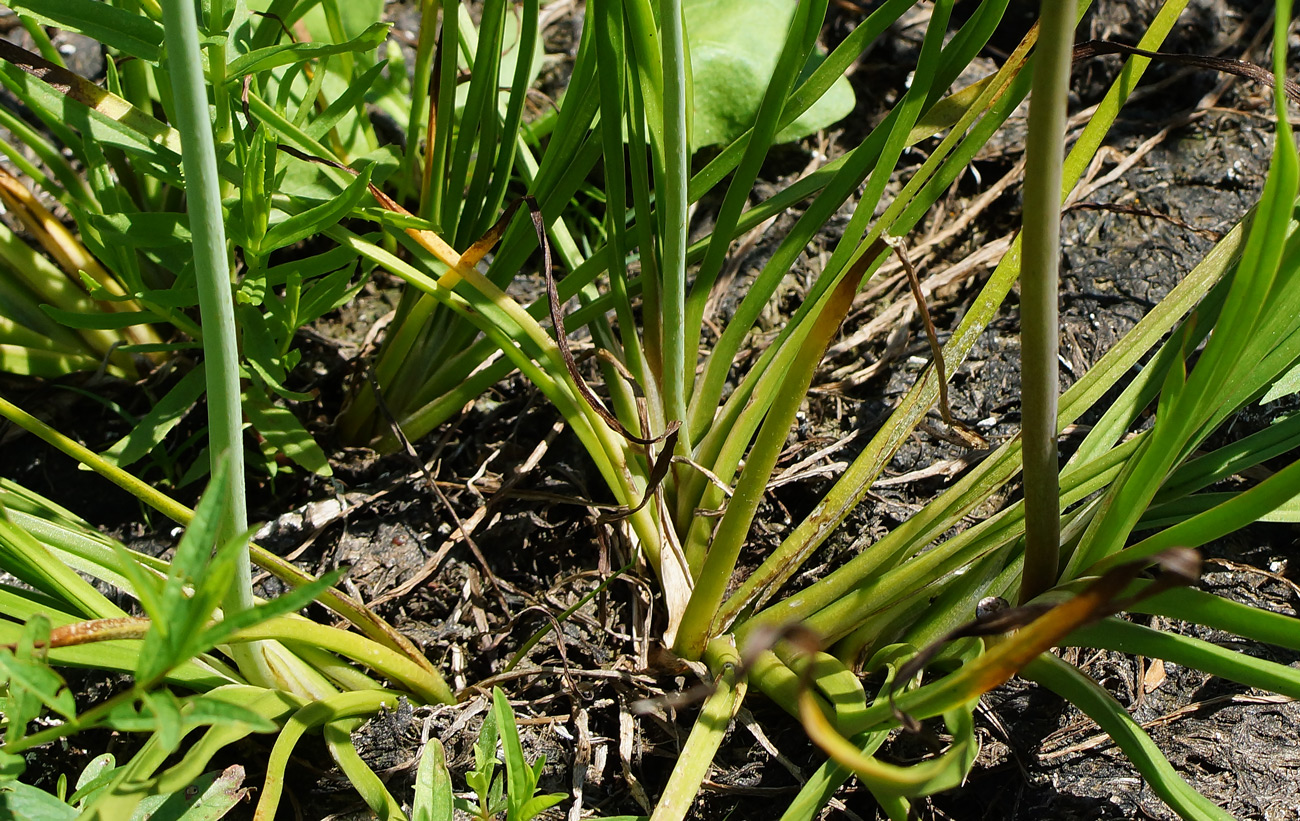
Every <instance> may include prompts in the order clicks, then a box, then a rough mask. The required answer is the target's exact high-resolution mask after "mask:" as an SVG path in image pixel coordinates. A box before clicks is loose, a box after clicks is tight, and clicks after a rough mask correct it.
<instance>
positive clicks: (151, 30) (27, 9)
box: [8, 0, 163, 63]
mask: <svg viewBox="0 0 1300 821" xmlns="http://www.w3.org/2000/svg"><path fill="white" fill-rule="evenodd" d="M8 5H9V6H10V7H11V8H13V9H14V10H15V11H20V12H22V13H23V14H24V15H26V16H28V17H31V18H32V19H33V20H36V21H37V22H40V23H43V24H45V25H47V26H57V27H58V28H61V29H66V30H68V31H74V32H77V33H78V34H84V35H86V36H87V37H90V38H93V39H95V40H98V41H99V42H101V43H103V44H104V45H106V46H108V47H109V48H115V49H117V50H118V51H120V52H122V53H123V54H129V55H131V56H132V57H138V58H140V59H141V60H146V61H148V62H151V63H152V62H156V61H157V59H158V56H159V54H160V52H161V47H162V41H163V29H162V26H160V25H158V24H157V23H155V22H154V21H153V20H151V19H149V18H148V17H146V16H145V15H143V14H138V13H133V12H130V11H126V10H125V9H119V8H116V7H114V6H111V5H109V4H108V3H102V2H99V0H59V2H57V3H51V2H49V0H10V2H9V4H8Z"/></svg>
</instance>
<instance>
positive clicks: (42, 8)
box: [0, 0, 410, 485]
mask: <svg viewBox="0 0 1300 821" xmlns="http://www.w3.org/2000/svg"><path fill="white" fill-rule="evenodd" d="M11 5H12V6H13V7H14V9H15V11H17V12H18V13H19V17H20V20H22V21H23V22H24V24H25V25H26V28H27V30H28V31H29V32H30V34H31V36H32V38H33V40H34V41H35V43H36V46H37V50H38V51H39V52H40V53H39V55H37V54H30V53H27V52H24V51H22V50H20V49H17V48H16V47H13V46H7V47H6V54H5V55H4V57H5V59H4V61H3V62H0V83H3V84H4V85H5V87H6V88H7V89H8V90H9V91H10V92H12V93H13V94H14V95H15V96H16V97H17V98H18V100H19V101H20V103H21V104H22V105H23V106H24V107H25V108H26V110H27V111H29V112H30V113H31V114H32V115H33V116H34V117H36V118H37V119H38V120H39V121H40V123H41V126H42V128H41V129H37V128H34V127H32V126H30V125H28V124H26V123H25V122H24V121H23V120H22V119H21V118H20V117H18V116H17V115H16V114H14V113H13V112H11V111H7V112H4V113H3V114H0V125H3V126H4V127H5V128H6V129H8V130H9V132H10V133H11V134H12V135H13V136H14V137H15V138H16V141H17V142H16V143H9V142H4V143H3V144H0V151H3V152H4V154H5V155H6V156H7V157H8V158H9V159H10V160H12V161H13V162H14V163H15V164H16V165H17V167H18V168H19V169H20V170H21V171H22V172H23V173H24V174H25V175H27V177H29V178H30V180H31V184H32V185H33V188H32V189H31V190H28V189H25V188H23V183H21V182H19V181H18V180H12V181H11V182H10V183H9V185H8V186H7V188H8V189H10V193H9V194H7V195H6V204H7V205H10V210H11V211H13V210H14V206H13V204H12V202H17V201H18V200H16V199H15V198H22V200H23V202H24V204H25V210H24V212H23V213H26V214H31V217H30V218H27V219H24V224H25V226H26V227H27V228H28V230H29V232H31V233H32V234H33V235H34V237H33V240H39V245H40V246H41V247H43V248H44V249H45V251H46V253H47V254H48V255H49V257H52V258H53V260H54V261H53V262H51V261H50V259H47V257H46V256H44V255H42V254H41V253H40V252H39V251H37V250H35V249H33V248H31V247H30V246H28V245H26V244H24V243H23V242H22V240H21V239H19V238H17V237H15V236H13V235H12V234H10V233H9V232H8V229H5V231H4V232H3V236H0V240H3V243H4V245H5V247H6V248H7V249H8V253H6V254H5V258H4V262H3V264H0V288H3V289H4V293H5V294H6V296H7V297H9V298H7V299H6V300H5V302H4V306H5V307H4V309H3V314H4V316H3V318H0V345H3V347H2V348H0V351H3V354H4V357H5V358H4V367H5V370H6V371H7V372H9V373H14V374H29V375H34V376H59V375H62V374H65V373H68V372H69V371H72V370H77V369H82V370H94V369H96V368H98V367H100V365H101V361H102V362H103V364H104V365H106V366H107V367H108V369H109V371H110V373H113V374H116V375H124V376H134V375H136V374H137V373H138V372H139V368H138V367H137V364H138V361H139V360H137V359H136V358H134V357H145V360H144V362H146V363H149V362H152V363H154V364H156V363H158V362H161V361H162V359H161V357H162V356H163V355H164V354H173V355H174V354H176V353H178V352H182V351H187V350H190V349H194V348H197V347H199V346H200V345H201V344H202V342H203V325H202V324H201V323H199V322H198V321H196V317H195V311H194V309H195V307H196V306H197V305H198V302H199V297H198V293H199V290H198V288H197V287H196V281H195V269H194V264H195V263H194V257H193V254H192V253H191V246H192V244H193V241H194V238H193V235H192V232H191V226H190V221H189V217H188V215H187V213H186V212H185V209H184V207H183V200H182V194H183V192H184V188H183V185H182V182H183V181H182V176H183V174H182V169H181V165H182V162H181V147H182V142H183V141H182V135H181V134H180V133H178V131H177V130H176V128H175V127H174V124H175V122H176V102H175V100H174V99H173V97H172V95H171V93H170V90H169V85H168V75H167V73H166V72H167V55H166V51H165V49H164V48H163V26H162V22H161V10H160V9H159V8H158V7H157V6H156V5H153V4H149V3H146V4H143V5H140V4H130V3H124V4H109V3H101V2H96V0H70V2H67V3H60V4H57V5H55V6H53V7H51V6H50V4H48V3H41V2H16V3H13V4H11ZM223 5H225V11H224V14H223V19H222V20H220V21H205V23H207V24H209V31H210V32H211V33H212V34H213V35H214V36H217V35H219V37H220V39H221V43H219V44H213V45H212V46H211V50H210V53H209V58H210V60H212V61H214V62H210V63H209V65H208V77H209V80H210V82H211V83H212V85H213V86H214V87H215V88H216V89H217V93H216V94H214V95H213V102H214V103H215V105H216V112H217V114H218V118H219V119H218V122H217V124H216V128H217V136H218V144H219V145H220V146H221V151H220V152H219V154H220V156H219V157H218V167H219V169H220V173H221V175H222V192H223V193H222V196H223V198H224V199H225V200H226V202H225V206H226V214H225V217H226V221H227V224H228V227H229V232H230V234H231V236H232V238H233V239H234V241H235V247H236V248H237V249H238V254H239V259H240V261H241V266H240V270H239V272H238V273H239V287H238V290H237V292H236V300H237V305H238V309H237V310H238V314H239V316H238V319H239V323H240V330H241V338H240V348H241V365H240V376H241V378H242V379H243V384H242V392H243V397H242V398H243V407H244V412H245V414H246V416H247V417H248V421H249V423H250V424H251V426H252V428H253V429H254V430H255V431H257V432H258V433H259V434H260V441H261V443H262V447H263V449H264V451H265V452H266V457H267V458H266V459H265V460H263V464H264V465H265V466H266V469H268V470H271V471H272V472H274V471H275V469H276V461H275V459H274V458H273V457H275V456H276V455H277V454H283V455H284V456H287V457H288V458H289V459H291V460H292V461H293V462H295V463H297V464H298V465H300V466H302V467H303V468H305V469H307V470H311V471H314V472H317V473H323V474H328V473H329V465H328V461H327V459H326V458H325V455H324V453H323V452H322V451H321V449H320V447H319V446H318V445H316V443H315V442H314V441H313V439H312V437H311V436H309V435H308V434H307V432H306V430H305V429H304V428H303V426H302V424H301V423H300V422H299V421H298V420H297V418H296V417H295V416H294V415H293V414H292V413H291V412H289V411H288V410H287V409H285V407H284V406H283V404H282V403H281V402H280V401H279V400H290V401H301V400H305V399H310V398H311V397H310V396H307V395H304V394H302V393H300V392H298V391H295V390H292V389H291V388H290V387H289V385H288V384H287V383H288V379H289V377H288V375H289V373H290V372H291V371H292V370H293V368H294V367H295V366H296V365H297V363H298V361H299V359H300V354H299V352H298V351H297V350H296V349H295V347H294V335H295V333H296V332H297V330H298V328H300V327H302V326H303V325H305V324H308V323H310V322H312V321H314V320H315V319H317V318H319V317H320V316H322V315H324V314H326V313H328V312H329V311H331V310H333V309H335V308H337V307H338V306H339V305H341V304H343V303H344V302H346V301H348V300H349V299H351V298H352V297H353V296H354V295H355V294H356V293H357V291H358V290H359V289H360V288H361V287H362V286H363V285H364V283H365V281H366V279H367V277H368V275H369V272H370V270H371V266H365V265H360V264H359V260H358V257H357V255H356V254H354V253H347V252H341V251H340V250H338V249H332V250H331V249H328V248H327V249H325V250H323V251H322V252H320V253H316V254H302V253H299V252H295V253H294V254H293V255H292V258H290V259H286V260H283V261H280V260H278V259H277V258H276V257H275V255H276V254H277V252H280V251H281V250H282V249H285V248H288V247H291V246H294V245H296V244H299V243H300V242H301V241H302V240H304V239H306V238H308V237H311V236H315V235H317V234H319V233H320V232H321V231H322V230H324V229H325V228H326V227H328V226H329V225H332V224H334V223H337V222H338V221H339V220H340V219H342V218H343V217H345V216H346V215H348V214H349V213H350V212H351V211H352V210H353V209H354V208H355V207H356V206H357V204H358V202H359V200H360V199H361V197H363V196H364V195H365V193H366V183H367V182H368V181H370V180H372V179H373V180H374V181H380V180H382V179H383V178H384V177H386V176H387V175H389V174H391V173H392V172H393V171H394V169H395V168H396V166H397V158H396V155H395V153H394V152H393V151H392V150H390V149H386V148H381V147H379V146H378V141H377V138H376V135H375V131H374V128H373V126H372V125H371V122H370V118H369V116H368V115H367V113H366V109H365V107H366V105H367V102H368V101H372V102H373V103H374V104H386V105H387V107H388V108H390V109H392V108H393V107H394V106H395V101H398V100H402V99H404V98H405V97H406V95H408V94H409V91H410V88H409V86H408V85H407V83H406V76H405V71H404V70H403V69H402V67H401V65H400V64H399V65H398V66H395V67H394V68H393V69H392V70H389V67H388V65H387V63H386V61H384V60H376V59H375V56H374V52H375V49H376V47H377V46H379V45H380V44H381V43H383V42H384V40H385V37H386V27H385V26H383V25H379V24H378V23H376V22H375V20H374V19H371V20H370V25H361V26H359V25H358V23H357V19H358V15H360V17H361V18H364V17H365V16H366V15H367V14H370V15H377V13H378V10H379V6H380V5H381V4H375V3H368V4H367V3H362V4H352V5H354V6H356V7H357V8H353V9H350V10H349V11H348V12H347V13H346V14H343V13H342V12H341V11H340V9H339V7H338V6H337V5H336V4H328V5H329V6H330V8H331V9H332V13H329V14H324V15H322V14H321V13H320V11H319V10H318V11H317V13H316V14H315V15H314V16H313V17H312V18H309V19H308V20H307V21H306V26H307V30H308V31H310V32H312V33H313V35H315V36H318V37H319V36H322V35H323V38H322V40H321V41H319V42H310V41H309V42H288V43H283V42H278V43H277V42H276V41H277V40H280V39H281V37H282V31H283V29H282V27H283V26H292V25H294V24H295V23H297V22H298V21H299V19H300V18H302V17H303V15H304V14H305V13H306V12H307V11H308V9H307V6H310V5H312V4H300V5H301V6H302V8H301V9H299V10H298V11H297V12H296V13H295V12H294V11H293V10H291V9H285V8H283V7H284V6H285V5H286V4H284V3H273V4H269V7H267V8H266V9H265V12H266V13H265V15H261V14H254V13H253V12H252V11H250V9H249V8H248V7H247V6H246V5H245V4H243V3H237V4H223ZM263 5H264V6H265V5H267V4H263ZM219 8H220V7H219ZM44 26H58V27H60V28H64V29H67V30H70V31H77V32H80V33H83V34H87V35H89V36H92V37H95V38H97V39H98V40H99V41H100V42H101V43H103V45H104V46H105V47H107V48H108V49H109V52H108V57H109V59H108V60H107V62H106V66H107V69H108V76H107V83H106V88H100V87H98V86H95V85H93V84H91V83H90V82H88V81H86V80H85V79H84V78H80V77H78V76H76V75H75V74H72V73H71V72H69V71H67V70H66V68H65V67H64V66H63V64H62V58H61V57H60V56H59V53H58V50H57V49H56V48H54V47H53V46H52V45H51V43H50V40H49V37H48V35H47V33H46V31H45V29H44ZM331 34H336V35H338V36H337V37H336V38H331V37H330V35H331ZM394 53H396V54H400V52H396V51H394ZM216 60H220V62H219V63H218V62H215V61H216ZM119 64H120V68H119ZM245 83H247V86H246V88H247V92H248V94H247V103H246V104H247V106H248V111H249V115H250V116H249V117H247V118H245V119H244V120H243V122H239V121H238V119H239V118H238V117H237V116H236V115H234V114H232V108H234V109H236V110H237V108H238V106H239V104H240V103H241V94H242V92H243V90H244V88H245V85H244V84H245ZM56 88H59V89H61V90H63V93H58V92H57V91H55V89H56ZM327 100H328V101H329V102H328V104H327V103H326V101H327ZM156 112H160V113H161V116H162V119H157V118H155V116H154V114H155V113H156ZM270 128H275V129H276V131H275V134H276V135H279V133H280V131H281V130H289V131H292V132H293V133H294V135H295V137H296V138H297V142H298V143H300V144H306V145H309V146H312V147H313V149H314V150H318V151H320V152H321V153H322V154H328V153H330V152H329V151H327V150H326V149H325V148H324V147H323V145H322V144H321V142H320V141H321V140H323V141H325V142H326V143H328V144H330V145H331V146H332V148H333V149H334V151H337V156H338V157H339V158H340V159H342V160H344V161H347V162H351V163H355V164H358V165H361V166H364V168H365V169H366V170H365V172H364V174H363V177H362V178H361V179H358V180H357V181H356V182H355V183H354V184H352V185H350V186H346V187H342V188H341V189H340V186H338V185H337V184H335V183H334V182H333V181H331V180H330V179H328V178H327V177H326V176H324V175H322V173H321V172H320V170H319V169H318V168H315V167H312V166H309V165H307V164H305V163H302V162H300V161H294V160H287V159H285V158H284V157H283V155H280V154H279V153H278V152H277V151H276V143H277V141H278V140H279V139H282V138H280V137H278V136H272V137H270V138H268V129H270ZM31 155H34V156H35V157H36V158H37V162H35V163H33V162H32V161H30V160H29V159H28V157H29V156H31ZM78 168H84V169H86V173H84V174H78V173H77V169H78ZM37 193H39V194H40V195H41V196H42V197H45V198H48V199H46V201H49V200H50V199H52V200H53V201H55V202H57V203H58V205H59V206H61V207H62V208H64V209H66V210H67V212H68V214H69V215H70V216H71V217H72V218H73V219H74V220H75V222H76V228H77V232H76V235H75V236H73V235H72V234H70V233H69V232H67V231H66V229H63V227H62V225H61V224H60V223H59V222H58V221H57V220H54V219H53V218H52V217H50V216H49V213H48V212H47V211H45V210H44V209H43V208H42V207H41V206H40V201H39V200H38V198H37V196H36V194H37ZM231 250H232V252H234V249H231ZM173 361H177V362H179V363H182V364H183V363H184V361H185V360H183V359H180V360H173ZM202 367H203V365H202V364H200V365H198V366H197V367H194V366H192V365H191V366H190V368H193V369H190V368H183V369H182V370H183V372H182V374H181V376H180V378H169V379H165V381H164V380H159V383H158V384H157V385H151V387H150V390H151V391H153V390H158V389H160V388H161V389H162V393H161V395H158V396H156V397H155V399H154V401H153V402H152V407H151V409H150V410H149V411H148V412H147V413H146V414H145V415H143V416H142V417H140V418H133V419H131V420H130V421H131V422H132V430H131V432H130V433H129V434H128V435H127V436H125V437H123V438H122V439H121V440H120V441H118V442H117V443H116V444H114V445H112V446H111V447H110V448H109V449H108V450H107V452H106V453H105V456H106V457H107V458H110V459H112V460H113V461H115V462H116V463H117V464H118V465H120V466H122V467H126V466H129V465H132V464H135V463H136V462H137V461H139V460H140V459H141V458H142V457H144V456H145V455H146V454H149V453H151V452H152V451H154V450H155V449H157V448H158V446H159V445H160V444H161V443H162V442H163V441H164V439H165V438H166V437H167V435H168V434H169V433H170V432H171V431H172V430H174V429H175V427H176V426H177V425H178V424H179V423H180V421H181V420H182V419H183V418H184V416H185V415H186V414H187V413H188V412H189V410H190V409H191V408H193V407H194V406H195V405H196V403H197V402H198V400H199V399H200V398H201V397H202V396H203V392H204V382H205V380H204V375H203V373H202V370H201V369H202ZM165 376H166V372H164V377H165ZM205 443H206V439H205V438H204V437H203V435H202V434H201V433H200V434H198V435H196V436H193V437H191V438H190V440H189V441H186V442H181V443H173V444H172V445H171V449H172V450H173V451H178V453H173V454H169V455H164V456H162V457H156V458H155V461H157V462H158V463H159V464H162V465H163V466H164V467H169V468H172V469H171V470H170V471H169V472H168V474H166V477H165V478H166V479H167V480H168V481H170V482H171V483H173V484H178V485H179V484H185V483H187V482H189V481H193V480H195V479H197V478H199V477H201V476H202V475H203V474H204V472H205V471H206V469H207V468H206V465H207V459H206V458H200V457H202V456H203V455H204V447H203V446H204V444H205Z"/></svg>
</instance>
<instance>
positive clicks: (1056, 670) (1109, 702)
mask: <svg viewBox="0 0 1300 821" xmlns="http://www.w3.org/2000/svg"><path fill="white" fill-rule="evenodd" d="M1024 675H1025V676H1026V677H1027V678H1030V679H1032V680H1034V681H1037V682H1038V683H1039V684H1042V685H1043V686H1045V687H1047V688H1048V689H1050V690H1053V691H1055V692H1056V693H1057V694H1058V695H1061V696H1064V697H1065V698H1067V699H1069V700H1070V702H1071V703H1072V704H1074V706H1076V707H1078V708H1079V709H1080V710H1082V711H1083V712H1084V713H1085V714H1086V715H1087V716H1088V717H1089V718H1091V719H1092V720H1093V721H1096V722H1097V723H1098V724H1099V725H1101V729H1102V731H1103V732H1105V733H1106V734H1107V735H1109V736H1110V737H1111V738H1112V739H1114V740H1115V743H1116V744H1118V745H1119V746H1120V749H1122V750H1123V751H1124V754H1125V755H1127V756H1128V758H1129V760H1130V761H1132V762H1133V763H1134V764H1135V765H1136V766H1137V768H1138V770H1139V771H1140V772H1141V773H1142V776H1143V777H1144V778H1145V779H1146V781H1147V783H1149V784H1150V785H1151V788H1152V789H1153V790H1155V792H1156V794H1157V795H1159V796H1160V797H1161V799H1163V800H1164V801H1165V803H1167V804H1169V806H1170V807H1173V808H1174V810H1175V811H1176V812H1177V813H1178V814H1179V815H1181V816H1182V817H1183V818H1192V819H1209V818H1213V819H1229V818H1231V817H1232V816H1230V815H1228V814H1227V813H1226V812H1224V811H1223V810H1222V809H1220V808H1219V807H1217V806H1215V804H1214V803H1213V802H1211V801H1210V799H1208V798H1206V797H1205V796H1203V795H1201V794H1200V793H1198V792H1197V791H1196V790H1195V789H1193V788H1192V787H1191V786H1190V785H1189V784H1188V783H1187V782H1186V781H1184V780H1183V779H1182V778H1181V777H1180V776H1179V775H1178V773H1177V772H1175V771H1174V768H1173V766H1172V765H1170V763H1169V760H1168V759H1166V758H1165V757H1164V755H1163V754H1162V753H1161V752H1160V749H1159V748H1158V747H1156V745H1155V743H1154V742H1152V740H1151V737H1150V736H1148V735H1147V734H1146V733H1145V732H1144V731H1143V730H1142V728H1141V727H1140V726H1139V725H1138V723H1137V722H1136V721H1134V720H1133V718H1132V717H1131V716H1129V714H1128V713H1127V712H1126V711H1125V710H1124V708H1123V707H1122V706H1121V705H1120V704H1119V702H1117V701H1115V699H1114V697H1113V696H1111V695H1110V694H1109V693H1107V692H1106V691H1105V690H1103V689H1102V688H1101V687H1100V686H1099V685H1098V684H1097V683H1096V682H1095V681H1093V680H1092V679H1090V678H1088V677H1087V676H1086V675H1084V674H1083V673H1082V672H1080V671H1079V670H1077V669H1075V668H1074V667H1072V666H1071V665H1069V664H1067V663H1065V662H1064V661H1062V660H1061V659H1059V658H1057V657H1056V656H1053V655H1051V654H1050V653H1044V654H1042V655H1040V656H1039V657H1038V658H1036V659H1034V660H1033V661H1031V662H1030V663H1029V664H1028V665H1026V666H1025V669H1024Z"/></svg>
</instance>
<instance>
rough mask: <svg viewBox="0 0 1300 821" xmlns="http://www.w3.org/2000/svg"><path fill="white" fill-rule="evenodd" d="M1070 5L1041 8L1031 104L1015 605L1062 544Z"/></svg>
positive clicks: (1067, 1) (1041, 585)
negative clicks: (1061, 288) (1020, 536)
mask: <svg viewBox="0 0 1300 821" xmlns="http://www.w3.org/2000/svg"><path fill="white" fill-rule="evenodd" d="M1075 7H1076V3H1075V0H1043V3H1042V9H1043V11H1042V18H1041V23H1040V30H1039V35H1038V49H1037V52H1036V57H1035V61H1034V90H1033V96H1032V97H1031V98H1030V103H1029V135H1030V136H1029V143H1028V145H1027V146H1026V158H1025V211H1024V231H1023V233H1022V242H1023V246H1022V247H1023V249H1024V252H1023V253H1024V255H1023V257H1022V261H1021V267H1020V374H1021V377H1020V390H1021V414H1022V423H1021V424H1022V432H1021V439H1022V441H1023V442H1024V460H1025V467H1024V471H1025V472H1024V477H1025V478H1024V487H1025V570H1024V576H1023V578H1022V580H1021V585H1020V600H1021V602H1025V601H1028V600H1029V599H1032V598H1033V597H1035V596H1037V595H1038V594H1040V593H1042V592H1044V591H1046V590H1048V589H1049V588H1051V587H1052V586H1053V585H1055V584H1056V576H1057V565H1058V559H1059V553H1060V539H1061V503H1060V481H1059V474H1060V464H1059V458H1058V455H1057V449H1056V408H1057V399H1058V397H1059V395H1060V384H1059V374H1058V372H1057V362H1056V360H1057V350H1058V348H1059V340H1058V338H1057V333H1058V328H1057V291H1058V281H1057V278H1058V275H1059V268H1060V257H1061V250H1060V239H1061V208H1060V201H1061V198H1060V197H1061V195H1060V192H1061V174H1062V158H1063V157H1064V155H1065V119H1066V102H1067V98H1068V96H1069V89H1070V52H1071V49H1072V46H1073V44H1074V22H1075V19H1076V16H1075V13H1076V8H1075Z"/></svg>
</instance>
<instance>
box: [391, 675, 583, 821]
mask: <svg viewBox="0 0 1300 821" xmlns="http://www.w3.org/2000/svg"><path fill="white" fill-rule="evenodd" d="M498 741H500V745H501V750H502V753H503V756H504V758H505V772H504V773H502V772H498V768H499V766H500V765H499V763H498V761H497V743H498ZM545 766H546V756H540V757H539V758H538V759H537V761H535V762H533V763H532V764H529V763H528V762H527V760H525V759H524V750H523V747H522V746H521V745H520V742H519V726H518V724H517V723H516V721H515V713H514V710H512V709H511V708H510V702H509V701H508V700H506V697H505V694H504V693H502V692H501V690H500V688H497V687H493V688H492V708H491V709H490V710H488V712H487V714H486V715H485V716H484V718H483V725H482V727H480V729H479V735H478V741H477V743H475V745H474V769H473V770H471V771H469V772H468V773H466V774H465V784H466V786H468V787H469V788H470V790H472V791H473V793H474V797H475V799H476V800H475V801H469V800H467V799H464V798H457V797H456V796H455V794H454V793H453V791H452V783H451V774H450V773H449V772H448V771H447V760H446V754H445V753H444V752H443V748H442V743H441V742H440V741H438V739H436V738H435V739H430V740H429V741H428V742H427V744H426V746H425V748H424V752H423V753H422V754H421V756H420V766H419V770H418V772H417V774H416V778H415V802H414V804H413V805H412V807H411V818H412V821H451V819H452V818H453V817H454V811H455V810H459V811H461V812H463V813H466V814H467V815H469V817H470V818H472V819H474V821H492V819H495V818H499V817H501V814H502V813H505V817H506V821H531V819H533V818H535V817H537V815H539V814H540V813H543V812H545V811H546V810H547V809H549V808H551V807H553V806H555V805H556V804H558V803H560V802H561V801H563V800H564V799H565V798H566V796H565V795H564V794H563V793H549V794H546V795H539V794H538V793H537V782H538V780H539V779H540V778H541V775H542V769H543V768H544V767H545Z"/></svg>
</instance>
